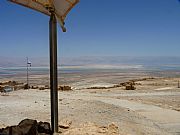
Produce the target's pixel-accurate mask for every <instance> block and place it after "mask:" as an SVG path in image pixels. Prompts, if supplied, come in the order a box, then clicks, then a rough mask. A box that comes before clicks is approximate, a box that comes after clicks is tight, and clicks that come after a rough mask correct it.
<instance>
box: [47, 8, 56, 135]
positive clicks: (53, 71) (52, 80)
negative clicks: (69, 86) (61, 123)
mask: <svg viewBox="0 0 180 135" xmlns="http://www.w3.org/2000/svg"><path fill="white" fill-rule="evenodd" d="M49 39H50V88H51V92H50V93H51V128H52V132H53V133H58V90H57V88H58V80H57V22H56V17H55V13H54V11H51V17H50V21H49Z"/></svg>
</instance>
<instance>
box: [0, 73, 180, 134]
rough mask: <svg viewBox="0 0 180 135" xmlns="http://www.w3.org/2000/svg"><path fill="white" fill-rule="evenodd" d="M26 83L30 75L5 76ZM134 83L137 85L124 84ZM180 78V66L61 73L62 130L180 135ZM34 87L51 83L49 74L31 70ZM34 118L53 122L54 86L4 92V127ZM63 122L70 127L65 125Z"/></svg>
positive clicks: (0, 98)
mask: <svg viewBox="0 0 180 135" xmlns="http://www.w3.org/2000/svg"><path fill="white" fill-rule="evenodd" d="M6 80H15V81H19V82H22V83H26V75H25V74H20V75H14V76H8V77H1V79H0V81H6ZM132 80H133V82H134V87H135V88H136V89H135V90H126V89H125V86H123V85H119V84H122V83H125V82H129V81H132ZM179 80H180V77H179V72H176V71H173V72H172V71H159V72H155V71H141V70H124V71H117V70H106V71H105V70H103V71H102V70H97V71H96V70H95V71H93V72H91V71H88V72H87V71H79V72H68V73H63V72H62V73H59V85H68V86H71V87H72V90H70V91H58V95H59V99H58V105H59V125H60V127H59V131H60V132H61V134H62V135H180V88H178V82H179ZM29 82H30V85H31V86H44V85H49V75H48V74H37V73H33V72H32V73H30V76H29ZM25 118H29V119H35V120H38V121H47V122H50V118H51V116H50V90H49V89H45V90H39V89H29V90H24V89H20V90H16V91H13V92H9V93H0V128H3V127H6V126H10V125H17V124H18V123H19V122H20V121H21V120H22V119H25ZM62 125H65V126H67V128H61V126H62Z"/></svg>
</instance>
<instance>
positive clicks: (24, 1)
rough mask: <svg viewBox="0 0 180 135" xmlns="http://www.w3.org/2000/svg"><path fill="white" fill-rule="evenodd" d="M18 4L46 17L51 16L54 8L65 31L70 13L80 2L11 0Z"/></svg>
mask: <svg viewBox="0 0 180 135" xmlns="http://www.w3.org/2000/svg"><path fill="white" fill-rule="evenodd" d="M9 1H11V2H14V3H16V4H19V5H22V6H25V7H28V8H31V9H33V10H36V11H39V12H41V13H44V14H46V15H50V12H49V10H48V8H50V7H51V8H54V10H55V14H56V17H57V19H58V21H59V23H60V25H61V27H62V29H63V31H65V28H64V21H65V18H66V16H67V14H68V13H69V11H70V10H71V9H72V8H73V7H74V6H75V5H76V4H77V3H78V2H79V0H9Z"/></svg>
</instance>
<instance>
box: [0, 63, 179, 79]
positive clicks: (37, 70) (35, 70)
mask: <svg viewBox="0 0 180 135" xmlns="http://www.w3.org/2000/svg"><path fill="white" fill-rule="evenodd" d="M125 71H144V72H146V71H147V72H157V71H162V72H166V71H168V72H179V73H180V65H165V66H164V65H163V66H162V65H159V66H157V65H156V66H155V65H154V66H139V65H138V66H137V65H134V66H133V65H131V66H123V67H121V66H119V67H117V66H116V67H103V68H100V67H78V68H77V67H61V68H58V73H65V74H66V73H84V72H86V73H88V72H92V73H93V72H125ZM26 72H27V68H26V67H6V68H2V67H0V78H4V77H13V76H21V75H25V74H26ZM29 72H30V74H38V75H43V74H49V68H48V67H30V68H29Z"/></svg>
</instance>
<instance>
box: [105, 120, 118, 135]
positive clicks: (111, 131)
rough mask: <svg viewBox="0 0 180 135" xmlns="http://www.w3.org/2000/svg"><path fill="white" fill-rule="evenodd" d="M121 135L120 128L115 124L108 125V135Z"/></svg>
mask: <svg viewBox="0 0 180 135" xmlns="http://www.w3.org/2000/svg"><path fill="white" fill-rule="evenodd" d="M117 134H119V129H118V126H117V125H116V124H115V123H112V124H110V125H108V135H117Z"/></svg>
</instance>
